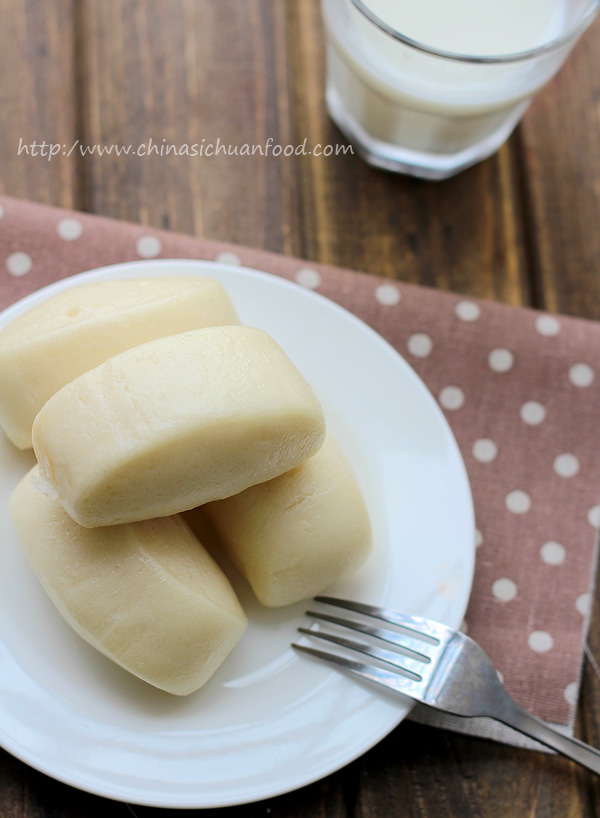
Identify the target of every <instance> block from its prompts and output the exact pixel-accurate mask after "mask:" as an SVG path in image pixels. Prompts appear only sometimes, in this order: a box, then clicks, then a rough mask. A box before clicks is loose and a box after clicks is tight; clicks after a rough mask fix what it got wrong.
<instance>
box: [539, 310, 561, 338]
mask: <svg viewBox="0 0 600 818" xmlns="http://www.w3.org/2000/svg"><path fill="white" fill-rule="evenodd" d="M535 328H536V330H537V331H538V332H539V334H540V335H547V336H548V337H549V336H551V335H558V333H559V332H560V321H559V320H558V318H556V317H555V316H554V315H540V316H539V317H538V318H537V319H536V322H535Z"/></svg>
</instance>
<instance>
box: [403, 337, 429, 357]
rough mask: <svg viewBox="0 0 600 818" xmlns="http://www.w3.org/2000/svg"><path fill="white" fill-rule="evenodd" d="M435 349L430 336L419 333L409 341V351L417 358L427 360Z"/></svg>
mask: <svg viewBox="0 0 600 818" xmlns="http://www.w3.org/2000/svg"><path fill="white" fill-rule="evenodd" d="M432 349H433V341H432V340H431V338H430V337H429V335H425V333H422V332H417V333H416V334H415V335H411V336H410V338H409V339H408V351H409V352H410V353H411V355H415V356H416V357H417V358H426V357H427V356H428V355H429V353H430V352H431V350H432Z"/></svg>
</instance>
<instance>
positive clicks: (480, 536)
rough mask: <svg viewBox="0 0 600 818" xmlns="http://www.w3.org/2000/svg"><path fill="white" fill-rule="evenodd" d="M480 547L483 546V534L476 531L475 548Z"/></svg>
mask: <svg viewBox="0 0 600 818" xmlns="http://www.w3.org/2000/svg"><path fill="white" fill-rule="evenodd" d="M480 545H483V534H482V533H481V531H480V530H479V529H477V530H476V531H475V548H479V546H480Z"/></svg>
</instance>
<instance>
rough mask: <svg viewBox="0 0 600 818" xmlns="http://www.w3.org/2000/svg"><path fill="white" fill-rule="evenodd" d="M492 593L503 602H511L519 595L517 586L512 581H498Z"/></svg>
mask: <svg viewBox="0 0 600 818" xmlns="http://www.w3.org/2000/svg"><path fill="white" fill-rule="evenodd" d="M492 593H493V594H494V596H495V597H496V599H499V600H501V602H510V601H511V600H512V599H514V598H515V597H516V595H517V586H516V585H515V583H514V582H513V581H512V579H506V578H502V579H497V580H496V582H494V584H493V585H492Z"/></svg>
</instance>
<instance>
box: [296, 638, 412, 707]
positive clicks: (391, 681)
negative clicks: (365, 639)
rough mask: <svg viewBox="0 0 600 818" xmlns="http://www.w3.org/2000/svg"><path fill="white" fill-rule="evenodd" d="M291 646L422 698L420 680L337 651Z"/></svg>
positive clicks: (366, 677) (361, 675)
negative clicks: (345, 655)
mask: <svg viewBox="0 0 600 818" xmlns="http://www.w3.org/2000/svg"><path fill="white" fill-rule="evenodd" d="M292 647H293V648H295V649H296V650H300V651H302V652H303V653H308V654H310V655H311V656H316V657H317V658H318V659H323V660H324V661H326V662H328V663H330V664H335V665H339V666H340V667H343V668H345V669H346V670H348V671H350V673H352V674H353V675H355V676H359V677H360V678H362V679H367V680H369V681H371V682H375V683H376V684H379V685H382V686H383V687H387V688H389V689H390V690H395V691H396V692H398V693H404V694H405V695H406V696H410V697H411V698H412V699H416V700H417V701H422V700H423V699H422V696H423V685H422V683H421V682H415V681H413V680H412V679H407V678H406V676H399V675H398V674H397V673H390V672H389V671H387V670H381V669H380V668H376V667H371V666H370V665H365V664H364V663H363V662H356V661H354V659H346V658H345V657H343V656H340V655H339V654H337V653H330V652H329V651H326V650H319V649H318V648H309V647H306V646H305V645H298V644H295V643H294V644H292Z"/></svg>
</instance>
